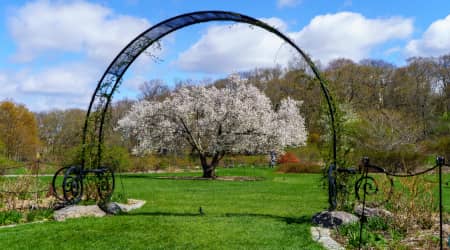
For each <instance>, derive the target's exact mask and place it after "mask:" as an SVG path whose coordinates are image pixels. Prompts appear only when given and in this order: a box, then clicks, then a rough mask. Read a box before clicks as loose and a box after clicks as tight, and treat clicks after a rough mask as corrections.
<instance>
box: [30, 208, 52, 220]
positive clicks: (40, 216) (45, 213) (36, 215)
mask: <svg viewBox="0 0 450 250" xmlns="http://www.w3.org/2000/svg"><path fill="white" fill-rule="evenodd" d="M52 217H53V210H52V209H37V210H31V211H30V212H28V213H27V215H26V218H27V222H32V221H37V220H49V219H51V218H52Z"/></svg>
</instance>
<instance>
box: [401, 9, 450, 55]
mask: <svg viewBox="0 0 450 250" xmlns="http://www.w3.org/2000/svg"><path fill="white" fill-rule="evenodd" d="M449 52H450V15H448V16H447V17H445V18H444V19H439V20H437V21H435V22H433V23H432V24H431V25H430V26H429V27H428V29H427V30H426V31H425V32H424V33H423V35H422V37H421V38H420V39H415V40H412V41H410V42H409V43H408V45H407V46H406V53H407V54H408V55H409V56H440V55H443V54H447V53H449Z"/></svg>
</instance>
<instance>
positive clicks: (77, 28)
mask: <svg viewBox="0 0 450 250" xmlns="http://www.w3.org/2000/svg"><path fill="white" fill-rule="evenodd" d="M8 27H9V30H10V32H11V34H12V36H13V38H14V40H15V42H16V44H17V46H18V51H17V53H16V54H15V59H17V60H19V61H22V62H27V61H31V60H32V59H34V58H35V57H36V56H38V55H40V54H42V53H46V52H55V51H56V52H83V53H86V54H87V56H88V57H89V58H90V59H95V60H101V61H103V62H105V61H109V60H111V59H112V58H113V57H114V55H115V54H116V53H118V52H119V51H120V49H121V48H122V47H123V46H125V45H126V44H127V43H128V42H129V41H130V40H131V39H132V38H134V37H135V36H136V35H138V34H139V33H140V32H142V31H144V30H145V29H146V28H148V27H149V22H148V21H147V20H145V19H142V18H135V17H130V16H123V15H118V14H116V13H114V12H113V11H112V10H111V9H108V8H106V7H103V6H101V5H98V4H92V3H88V2H83V1H75V2H70V3H67V2H63V1H36V2H30V3H27V4H26V5H24V6H23V7H21V8H19V9H17V10H16V13H15V14H14V16H12V17H10V18H9V20H8Z"/></svg>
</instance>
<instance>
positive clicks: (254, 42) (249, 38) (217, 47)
mask: <svg viewBox="0 0 450 250" xmlns="http://www.w3.org/2000/svg"><path fill="white" fill-rule="evenodd" d="M263 21H265V22H267V23H269V24H270V25H272V26H274V27H277V28H278V29H279V30H282V31H284V30H285V29H286V28H287V25H286V24H285V23H284V22H283V21H282V20H281V19H278V18H270V19H263ZM289 56H290V54H289V50H288V47H287V46H283V42H282V41H281V39H279V38H277V37H276V36H275V35H273V34H271V33H268V32H266V31H264V30H262V29H260V28H256V27H251V26H249V25H248V24H235V25H233V26H228V25H217V26H212V27H210V28H208V30H207V31H206V33H205V34H204V35H203V36H202V37H201V38H200V39H199V40H198V41H197V42H196V43H195V44H194V45H192V46H191V47H190V48H189V49H188V50H187V51H184V52H182V53H181V54H180V55H179V57H178V59H177V61H176V62H175V65H176V66H178V67H180V68H181V69H183V70H187V71H201V72H205V73H230V72H233V71H236V70H243V69H251V68H254V67H257V66H258V67H269V66H272V65H274V63H280V64H283V63H286V62H287V60H288V59H289Z"/></svg>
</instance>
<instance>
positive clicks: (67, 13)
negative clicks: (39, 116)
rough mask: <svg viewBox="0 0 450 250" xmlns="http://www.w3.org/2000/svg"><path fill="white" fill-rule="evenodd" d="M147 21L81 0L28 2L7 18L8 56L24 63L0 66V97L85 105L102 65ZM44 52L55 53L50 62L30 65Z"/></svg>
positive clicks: (34, 106)
mask: <svg viewBox="0 0 450 250" xmlns="http://www.w3.org/2000/svg"><path fill="white" fill-rule="evenodd" d="M149 27H150V24H149V22H148V21H147V20H145V19H142V18H136V17H132V16H124V15H120V14H117V13H114V12H113V11H112V10H111V9H109V8H107V7H104V6H101V5H98V4H93V3H89V2H86V1H70V2H69V1H45V0H42V1H41V0H38V1H35V2H30V3H27V4H25V5H23V6H21V7H20V8H18V9H16V10H15V11H14V12H13V16H10V17H9V18H8V28H9V31H10V33H11V35H12V37H13V39H14V41H15V43H16V47H17V51H16V53H15V54H14V55H13V58H14V59H15V60H17V61H18V62H21V63H22V66H23V67H22V68H21V69H19V70H17V71H15V72H3V73H2V72H0V73H2V74H0V86H1V87H2V92H1V95H0V98H2V99H5V98H14V100H15V101H18V102H24V103H25V104H26V105H27V106H28V107H29V108H30V109H31V110H45V109H51V108H73V107H77V108H86V107H87V105H88V103H89V100H90V97H91V95H92V92H93V91H94V88H95V86H96V84H97V81H98V80H99V78H100V77H101V75H102V74H103V71H104V70H106V67H107V65H108V64H109V63H110V62H111V61H112V59H113V58H114V57H115V56H116V55H117V54H118V53H119V51H120V50H121V49H122V48H123V47H124V46H125V45H126V44H127V43H128V42H130V41H131V40H132V39H133V38H134V37H135V36H137V35H138V34H140V33H141V32H143V31H144V30H145V29H147V28H149ZM152 52H153V54H156V55H159V56H160V55H161V54H162V51H158V52H155V51H152ZM43 55H44V56H47V57H48V55H50V58H52V59H53V58H54V57H53V56H54V55H56V56H60V58H57V59H58V60H56V63H54V64H53V65H52V66H46V65H45V64H43V65H44V66H43V67H39V68H38V69H37V68H34V67H33V66H32V65H33V64H34V65H35V64H40V62H41V61H45V60H42V56H43ZM69 58H70V60H69ZM74 58H75V59H74ZM150 60H151V59H150V58H149V57H148V56H145V55H144V56H141V57H139V58H138V59H137V60H136V62H135V64H134V67H133V69H134V70H136V71H139V72H143V71H145V70H148V69H149V67H148V62H149V61H150ZM28 62H33V64H28ZM58 62H59V63H58ZM6 90H7V91H6Z"/></svg>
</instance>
